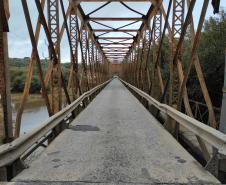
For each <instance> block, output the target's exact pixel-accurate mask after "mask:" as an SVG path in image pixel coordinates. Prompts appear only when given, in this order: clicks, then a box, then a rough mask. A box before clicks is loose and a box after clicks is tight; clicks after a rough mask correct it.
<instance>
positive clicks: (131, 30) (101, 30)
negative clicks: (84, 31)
mask: <svg viewBox="0 0 226 185" xmlns="http://www.w3.org/2000/svg"><path fill="white" fill-rule="evenodd" d="M138 31H139V30H134V29H122V30H117V29H93V32H138Z"/></svg>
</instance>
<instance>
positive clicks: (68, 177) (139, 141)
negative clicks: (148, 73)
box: [13, 79, 218, 184]
mask: <svg viewBox="0 0 226 185" xmlns="http://www.w3.org/2000/svg"><path fill="white" fill-rule="evenodd" d="M13 181H17V182H18V181H76V182H79V184H89V183H94V184H95V183H97V184H102V183H103V184H108V183H109V184H111V183H112V184H115V183H117V182H120V183H119V184H121V183H122V184H123V183H125V184H126V183H131V184H144V183H175V182H179V183H189V182H190V183H201V182H202V183H216V182H218V181H217V180H216V179H215V177H213V176H212V175H210V173H208V172H207V171H205V170H204V168H202V167H201V166H200V165H199V164H198V162H196V160H195V159H193V157H192V156H191V155H190V154H189V153H187V152H186V150H184V149H183V148H182V147H181V146H180V145H179V144H178V143H177V141H176V140H175V139H174V138H173V137H172V136H171V135H170V134H169V133H168V132H167V131H166V130H164V128H163V127H162V126H161V125H160V124H159V123H158V121H157V120H156V119H155V118H154V117H153V116H152V115H151V114H150V113H149V112H148V111H147V110H146V109H145V108H144V107H143V106H142V105H141V104H140V103H139V101H138V100H137V99H136V98H135V97H134V96H133V95H132V94H131V93H130V92H129V91H128V90H127V89H126V88H125V87H124V86H123V84H122V83H121V82H120V81H119V80H118V79H114V80H113V81H112V82H111V83H110V84H109V85H108V86H107V87H106V88H105V89H104V90H103V91H102V92H101V93H100V94H99V95H98V96H97V97H96V98H95V99H94V100H93V102H91V104H90V105H89V106H88V107H87V108H86V109H85V110H84V111H83V112H82V113H81V114H80V115H79V116H78V117H77V118H76V119H75V120H74V121H73V123H72V124H71V127H70V129H66V130H65V131H63V132H62V133H61V134H60V135H59V136H58V137H57V138H56V139H55V140H54V141H53V142H52V143H51V144H50V146H49V147H48V148H47V149H46V150H45V151H44V152H43V153H42V155H41V156H40V157H39V158H38V159H37V160H35V161H34V162H33V163H32V164H31V166H30V167H29V168H28V169H25V170H24V171H23V172H22V173H20V174H19V175H18V176H17V177H16V178H14V179H13ZM16 184H17V183H16Z"/></svg>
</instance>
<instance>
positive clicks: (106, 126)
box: [0, 0, 226, 185]
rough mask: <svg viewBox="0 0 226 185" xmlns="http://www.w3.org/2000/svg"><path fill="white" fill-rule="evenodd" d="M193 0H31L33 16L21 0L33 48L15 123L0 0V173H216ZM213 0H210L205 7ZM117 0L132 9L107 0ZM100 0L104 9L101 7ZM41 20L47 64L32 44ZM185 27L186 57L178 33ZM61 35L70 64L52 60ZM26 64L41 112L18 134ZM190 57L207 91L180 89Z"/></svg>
mask: <svg viewBox="0 0 226 185" xmlns="http://www.w3.org/2000/svg"><path fill="white" fill-rule="evenodd" d="M165 3H166V4H165ZM196 3H197V1H196V0H168V1H163V0H121V1H120V0H110V1H106V0H82V1H80V0H67V1H66V0H65V1H63V0H34V4H35V8H36V9H37V12H38V17H36V20H37V22H36V25H35V26H34V25H33V24H32V21H33V19H34V16H33V12H31V10H30V7H29V6H28V2H27V0H21V4H22V7H23V9H22V10H23V11H22V12H21V14H24V18H25V20H26V26H27V30H28V33H29V38H30V41H31V46H32V52H31V56H30V58H29V64H28V69H27V77H26V81H25V85H24V91H23V96H22V98H21V101H20V106H19V107H18V109H17V114H16V122H15V124H13V121H12V109H11V93H10V80H9V79H10V78H9V77H10V73H9V64H8V58H9V56H8V38H7V34H8V32H10V31H11V30H10V27H9V25H8V22H9V20H10V8H9V2H8V1H7V0H0V9H1V10H0V11H1V15H0V90H1V103H2V114H3V120H2V122H1V124H2V125H1V129H2V130H1V135H2V138H3V139H2V142H3V144H2V145H1V146H0V180H1V181H11V182H10V184H11V183H12V184H18V185H20V184H24V183H25V184H26V183H27V184H36V183H38V184H41V183H42V182H43V183H45V182H48V183H51V182H52V183H54V182H55V183H56V182H62V183H69V182H72V181H73V182H75V183H77V184H90V183H93V184H150V183H203V184H206V183H211V184H212V183H219V180H224V179H225V172H226V170H225V165H226V164H225V154H226V135H225V134H224V133H223V132H224V130H225V128H226V127H225V123H223V122H222V123H220V124H219V121H218V120H217V119H216V110H215V108H214V107H213V104H212V102H211V99H210V96H209V92H208V89H207V86H206V83H205V78H204V74H203V72H202V67H201V65H200V61H199V56H198V53H197V49H198V47H199V43H200V36H201V33H202V27H203V23H204V20H205V16H206V12H207V8H208V6H210V0H202V1H201V5H202V6H201V7H200V12H201V13H200V16H199V17H197V16H196V17H193V10H194V7H195V5H196ZM219 3H220V1H219V0H213V1H212V5H213V9H214V12H218V9H219ZM116 4H117V6H121V7H123V8H124V9H126V10H127V11H128V12H129V13H130V14H129V13H128V12H127V13H126V12H120V13H119V12H117V6H116ZM140 4H142V5H143V7H145V8H143V9H142V11H140V10H138V8H137V7H139V5H140ZM94 5H95V6H96V5H98V7H97V8H93V9H92V11H90V12H88V11H87V9H86V7H88V6H89V7H91V6H94ZM105 8H108V11H109V12H108V15H106V16H100V15H102V14H101V13H100V12H101V11H102V10H104V9H105ZM117 14H120V15H118V16H115V15H117ZM127 14H128V15H130V16H127ZM131 14H132V15H136V16H131ZM95 15H98V16H95ZM121 15H123V17H122V16H121ZM61 19H62V20H63V21H62V24H61V21H60V20H61ZM194 19H196V21H197V22H198V24H197V27H196V26H195V25H194ZM11 21H13V20H11ZM115 25H118V26H115ZM41 30H44V36H45V38H46V39H47V43H48V53H49V57H48V67H47V70H44V69H43V66H42V59H41V57H40V53H39V50H38V44H39V40H40V37H41V35H40V32H41ZM188 32H189V33H190V36H191V40H190V43H189V44H190V52H189V57H188V60H187V64H186V66H185V65H184V63H183V52H184V50H183V45H184V42H185V39H186V34H187V33H188ZM64 35H65V36H66V39H67V41H68V42H67V43H68V45H67V47H68V50H69V51H70V59H71V61H70V73H69V75H68V76H66V74H64V73H63V70H62V62H61V47H62V44H61V41H62V38H63V36H64ZM164 44H165V45H166V44H168V46H169V48H168V51H169V56H170V57H169V58H168V61H163V60H162V55H163V53H162V49H163V47H164ZM34 68H36V69H37V71H38V75H39V80H40V84H41V89H40V93H41V95H42V98H43V99H44V102H45V106H46V108H47V111H48V114H49V119H48V120H46V121H45V122H44V123H42V124H41V125H40V126H39V127H38V128H35V129H33V130H32V131H31V132H29V133H27V134H25V135H22V136H20V132H21V131H20V128H21V124H22V123H21V120H22V115H23V112H24V107H25V104H26V102H27V99H28V97H29V91H30V86H31V81H32V77H33V73H34ZM192 68H194V69H195V72H196V75H197V79H198V81H199V84H200V90H201V93H202V95H203V98H204V100H205V103H198V102H194V101H192V100H191V99H190V98H189V96H188V91H189V88H188V87H187V86H186V84H187V81H188V79H189V75H190V73H191V69H192ZM163 71H167V72H166V73H164V74H163ZM164 75H165V76H164ZM64 105H66V106H64ZM200 106H203V107H205V110H204V112H205V114H204V113H203V112H201V110H203V109H201V108H199V107H200ZM203 115H205V118H204V116H203ZM31 124H32V123H31ZM219 128H220V130H221V131H222V132H220V131H218V129H219ZM40 148H42V152H41V154H40V156H38V157H37V159H35V161H33V162H32V163H29V166H27V164H26V161H27V159H29V158H30V156H31V155H33V154H34V153H36V152H37V151H40ZM43 148H44V149H43Z"/></svg>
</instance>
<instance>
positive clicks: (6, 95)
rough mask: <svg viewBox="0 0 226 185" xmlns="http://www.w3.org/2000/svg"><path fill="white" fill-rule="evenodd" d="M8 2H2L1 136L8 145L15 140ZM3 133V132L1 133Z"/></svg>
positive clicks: (0, 26) (0, 18)
mask: <svg viewBox="0 0 226 185" xmlns="http://www.w3.org/2000/svg"><path fill="white" fill-rule="evenodd" d="M8 19H9V10H8V1H3V0H1V1H0V93H1V104H2V108H3V120H0V121H1V122H2V121H3V127H4V129H3V128H0V129H3V130H2V132H3V133H0V134H1V135H0V136H3V138H4V140H3V142H4V143H8V142H10V141H12V139H13V127H12V109H11V94H10V78H9V67H8V39H7V32H8V31H9V29H8ZM0 132H1V131H0Z"/></svg>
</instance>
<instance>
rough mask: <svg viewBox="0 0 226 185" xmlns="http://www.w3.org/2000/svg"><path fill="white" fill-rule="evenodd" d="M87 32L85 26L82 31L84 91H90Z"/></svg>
mask: <svg viewBox="0 0 226 185" xmlns="http://www.w3.org/2000/svg"><path fill="white" fill-rule="evenodd" d="M87 45H88V42H87V30H86V26H85V25H83V26H82V29H81V46H80V47H81V49H82V67H83V74H84V75H82V78H83V79H82V82H83V85H84V86H85V87H84V91H87V90H89V80H88V73H87Z"/></svg>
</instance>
